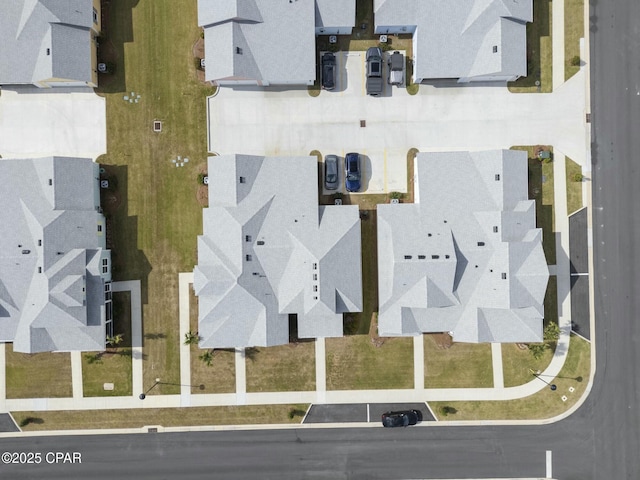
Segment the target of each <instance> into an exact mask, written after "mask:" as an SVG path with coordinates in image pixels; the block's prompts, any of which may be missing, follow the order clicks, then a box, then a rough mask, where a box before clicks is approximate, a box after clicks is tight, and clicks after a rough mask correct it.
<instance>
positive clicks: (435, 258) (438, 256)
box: [431, 255, 440, 260]
mask: <svg viewBox="0 0 640 480" xmlns="http://www.w3.org/2000/svg"><path fill="white" fill-rule="evenodd" d="M439 258H440V255H431V259H432V260H437V259H439Z"/></svg>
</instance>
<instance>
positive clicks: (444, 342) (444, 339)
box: [426, 333, 453, 350]
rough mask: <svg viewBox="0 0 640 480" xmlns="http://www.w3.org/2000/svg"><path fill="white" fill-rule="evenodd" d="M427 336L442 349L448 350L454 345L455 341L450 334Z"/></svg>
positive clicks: (431, 334)
mask: <svg viewBox="0 0 640 480" xmlns="http://www.w3.org/2000/svg"><path fill="white" fill-rule="evenodd" d="M426 335H428V336H430V337H431V338H432V339H433V341H434V342H435V344H436V345H437V346H438V348H440V349H443V350H446V349H448V348H451V345H453V339H452V338H451V335H449V334H448V333H427V334H426Z"/></svg>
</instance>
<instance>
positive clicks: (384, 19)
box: [374, 0, 533, 83]
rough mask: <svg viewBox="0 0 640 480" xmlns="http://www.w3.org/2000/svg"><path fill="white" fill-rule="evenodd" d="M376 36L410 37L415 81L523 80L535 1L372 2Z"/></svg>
mask: <svg viewBox="0 0 640 480" xmlns="http://www.w3.org/2000/svg"><path fill="white" fill-rule="evenodd" d="M374 21H375V32H376V33H377V34H411V35H413V81H414V82H415V83H420V82H422V81H423V80H428V79H458V81H459V82H474V81H511V80H516V79H517V78H518V77H523V76H526V75H527V30H526V23H527V22H532V21H533V0H455V1H441V0H374Z"/></svg>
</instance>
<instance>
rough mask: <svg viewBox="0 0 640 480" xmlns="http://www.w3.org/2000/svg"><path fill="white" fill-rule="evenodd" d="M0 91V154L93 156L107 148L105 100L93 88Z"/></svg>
mask: <svg viewBox="0 0 640 480" xmlns="http://www.w3.org/2000/svg"><path fill="white" fill-rule="evenodd" d="M20 92H21V93H17V92H16V91H12V90H2V92H1V95H0V155H2V157H3V158H19V157H42V156H48V155H61V156H74V157H87V158H92V159H95V158H96V157H98V156H100V155H102V154H103V153H105V152H106V150H107V134H106V108H105V100H104V98H102V97H99V96H97V95H96V94H95V93H93V92H71V93H55V92H51V91H43V90H41V89H24V90H20Z"/></svg>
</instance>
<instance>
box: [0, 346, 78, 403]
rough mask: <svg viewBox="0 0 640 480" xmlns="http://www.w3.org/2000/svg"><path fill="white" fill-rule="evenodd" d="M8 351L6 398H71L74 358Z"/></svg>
mask: <svg viewBox="0 0 640 480" xmlns="http://www.w3.org/2000/svg"><path fill="white" fill-rule="evenodd" d="M5 348H6V364H7V365H6V386H7V398H54V397H71V396H72V394H73V389H72V387H71V355H70V354H68V353H19V352H14V351H13V344H12V343H7V344H6V345H5Z"/></svg>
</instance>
